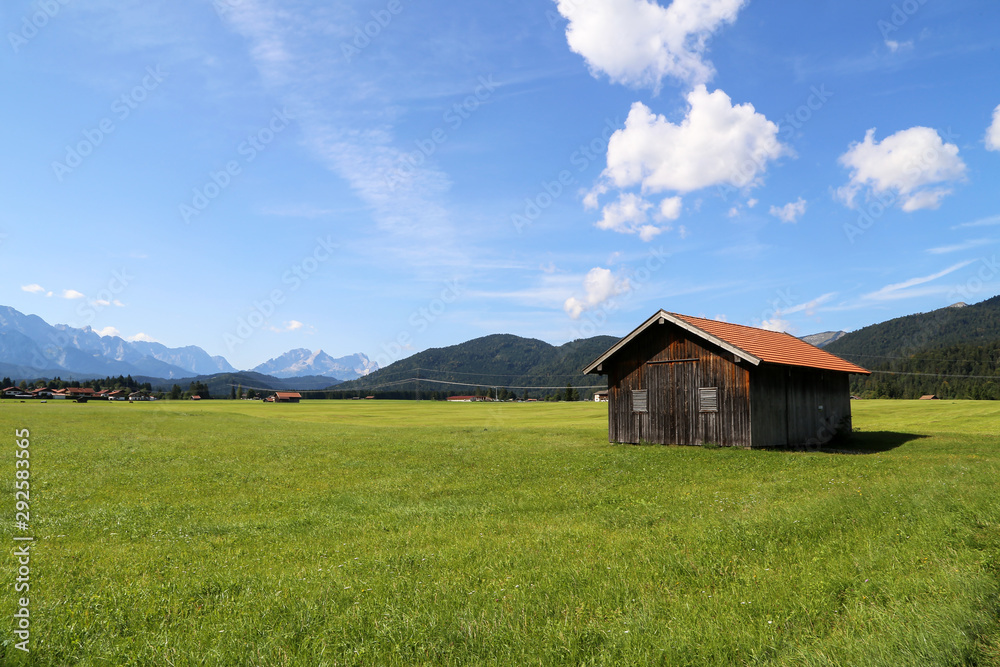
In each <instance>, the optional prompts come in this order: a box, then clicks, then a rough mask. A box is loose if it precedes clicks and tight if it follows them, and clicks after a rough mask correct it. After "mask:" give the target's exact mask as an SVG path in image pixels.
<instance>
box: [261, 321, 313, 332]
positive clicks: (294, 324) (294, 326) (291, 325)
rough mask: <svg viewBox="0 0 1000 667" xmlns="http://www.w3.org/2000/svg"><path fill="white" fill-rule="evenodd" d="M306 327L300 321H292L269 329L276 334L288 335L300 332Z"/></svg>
mask: <svg viewBox="0 0 1000 667" xmlns="http://www.w3.org/2000/svg"><path fill="white" fill-rule="evenodd" d="M304 326H305V325H304V324H302V322H299V321H298V320H291V321H289V322H284V323H283V324H282V326H280V327H268V328H269V329H270V330H271V331H274V332H275V333H287V332H289V331H298V330H299V329H301V328H302V327H304Z"/></svg>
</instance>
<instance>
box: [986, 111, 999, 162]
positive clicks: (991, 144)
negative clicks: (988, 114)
mask: <svg viewBox="0 0 1000 667" xmlns="http://www.w3.org/2000/svg"><path fill="white" fill-rule="evenodd" d="M986 148H987V149H989V150H991V151H1000V105H998V106H997V108H996V109H994V110H993V123H992V124H991V125H990V127H989V129H988V130H986Z"/></svg>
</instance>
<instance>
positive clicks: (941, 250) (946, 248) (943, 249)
mask: <svg viewBox="0 0 1000 667" xmlns="http://www.w3.org/2000/svg"><path fill="white" fill-rule="evenodd" d="M993 243H996V240H995V239H972V240H970V241H965V242H964V243H956V244H954V245H943V246H938V247H936V248H928V249H927V252H928V253H930V254H932V255H946V254H948V253H952V252H961V251H962V250H971V249H972V248H979V247H981V246H984V245H991V244H993Z"/></svg>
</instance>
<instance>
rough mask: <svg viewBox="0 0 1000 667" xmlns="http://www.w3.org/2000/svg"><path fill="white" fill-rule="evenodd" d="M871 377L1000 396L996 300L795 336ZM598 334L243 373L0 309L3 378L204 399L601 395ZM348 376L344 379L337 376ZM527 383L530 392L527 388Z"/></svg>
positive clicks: (872, 381)
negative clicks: (239, 393)
mask: <svg viewBox="0 0 1000 667" xmlns="http://www.w3.org/2000/svg"><path fill="white" fill-rule="evenodd" d="M803 339H804V340H806V341H807V342H810V343H812V344H814V345H817V346H819V347H823V348H824V349H826V350H827V351H829V352H831V353H833V354H836V355H839V356H841V357H844V358H845V359H848V360H850V361H853V362H855V363H857V364H860V365H861V366H864V367H865V368H868V369H869V370H872V371H874V372H873V374H872V375H871V376H867V377H864V376H858V377H855V378H854V379H853V380H852V384H851V388H852V391H853V392H854V393H856V394H860V395H862V396H865V397H887V398H915V397H919V396H921V395H924V394H937V395H938V396H940V397H943V398H994V399H1000V296H998V297H994V298H992V299H988V300H986V301H982V302H980V303H977V304H973V305H967V304H964V303H960V304H954V305H952V306H949V307H947V308H941V309H938V310H935V311H932V312H929V313H919V314H915V315H909V316H906V317H899V318H896V319H892V320H889V321H887V322H882V323H880V324H873V325H871V326H868V327H865V328H863V329H860V330H858V331H854V332H851V333H845V332H843V331H827V332H823V333H819V334H813V335H811V336H805V337H804V338H803ZM617 340H618V338H617V337H615V336H595V337H593V338H586V339H581V340H576V341H573V342H571V343H566V344H565V345H560V346H555V345H550V344H549V343H546V342H544V341H541V340H536V339H532V338H521V337H519V336H514V335H511V334H496V335H491V336H483V337H481V338H476V339H474V340H470V341H467V342H465V343H461V344H459V345H452V346H449V347H442V348H433V349H429V350H425V351H423V352H418V353H417V354H414V355H412V356H410V357H407V358H406V359H403V360H401V361H397V362H395V363H393V364H391V365H389V366H387V367H385V368H379V367H378V365H377V364H376V363H375V362H373V361H371V360H370V359H368V357H366V356H365V355H363V354H354V355H350V356H346V357H340V358H334V357H332V356H330V355H328V354H326V353H325V352H323V351H322V350H317V351H315V352H313V351H310V350H307V349H304V348H300V349H295V350H290V351H289V352H286V353H285V354H283V355H281V356H279V357H275V358H274V359H270V360H268V361H267V362H265V363H263V364H260V365H259V366H256V367H255V368H254V369H253V370H251V371H237V370H236V369H234V368H233V367H232V366H231V365H230V364H229V362H227V361H226V360H225V359H224V358H223V357H213V356H210V355H209V354H208V353H206V352H205V351H204V350H202V349H201V348H199V347H195V346H188V347H181V348H168V347H166V346H165V345H161V344H160V343H149V342H131V341H126V340H124V339H122V338H119V337H117V336H100V335H99V334H97V333H96V332H95V331H93V330H92V329H90V327H84V328H82V329H74V328H72V327H69V326H66V325H55V326H52V325H49V324H47V323H46V322H45V321H44V320H42V319H41V318H39V317H37V316H35V315H24V314H23V313H20V312H18V311H16V310H14V309H13V308H9V307H5V306H0V375H7V376H10V377H11V378H19V379H35V378H41V377H47V378H52V377H54V376H57V375H58V376H60V377H62V378H63V379H64V380H71V379H80V380H83V379H89V378H103V377H106V376H118V375H126V374H128V375H131V376H132V377H133V379H135V380H137V381H139V382H147V381H148V382H151V384H153V385H154V386H155V387H160V388H163V389H165V390H169V387H170V385H171V384H172V383H173V382H174V380H176V382H177V383H178V384H181V385H182V386H184V387H185V388H186V386H185V385H186V383H188V382H190V381H200V382H203V383H205V384H207V385H208V386H209V387H210V388H211V390H212V395H213V396H220V395H225V394H227V393H228V392H229V390H230V388H231V387H232V386H233V385H242V386H243V387H244V388H255V389H273V390H281V389H299V390H309V391H314V390H322V389H327V390H328V395H331V396H333V395H338V396H347V395H351V396H353V395H365V394H377V395H379V396H381V397H385V398H393V397H398V398H404V397H412V396H415V395H416V394H417V392H419V393H420V395H421V396H426V397H428V398H430V397H432V396H433V395H435V394H437V395H439V396H443V395H446V394H448V393H452V394H454V393H475V392H476V391H483V390H485V389H488V388H494V387H497V388H500V387H505V388H507V389H508V390H510V391H512V392H513V393H515V394H517V395H518V396H536V397H538V396H544V395H548V394H552V393H556V392H557V391H558V390H559V389H560V388H565V386H566V384H567V383H568V384H572V385H573V386H576V387H584V388H585V389H584V390H583V391H581V392H580V393H581V394H583V395H584V396H586V395H588V394H589V393H590V390H589V388H590V387H593V389H597V388H601V387H603V386H604V384H605V383H606V379H605V378H603V377H600V376H584V375H582V374H581V373H580V369H581V368H583V367H584V366H585V365H586V364H587V363H589V362H590V361H592V360H593V359H595V358H596V357H598V356H599V355H600V354H601V353H602V352H604V351H605V350H607V349H608V348H609V347H610V346H611V345H613V344H614V343H615V342H617ZM345 379H346V380H347V381H346V382H341V380H345ZM528 388H534V389H528Z"/></svg>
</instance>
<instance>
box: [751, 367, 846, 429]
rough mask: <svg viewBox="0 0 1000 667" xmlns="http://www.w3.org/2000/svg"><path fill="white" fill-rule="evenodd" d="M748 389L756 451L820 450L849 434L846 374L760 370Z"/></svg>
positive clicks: (755, 373)
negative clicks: (841, 433) (840, 431)
mask: <svg viewBox="0 0 1000 667" xmlns="http://www.w3.org/2000/svg"><path fill="white" fill-rule="evenodd" d="M750 385H751V391H750V416H751V419H752V421H753V429H752V431H753V437H752V442H753V446H754V447H783V446H794V447H802V446H818V445H823V444H826V443H827V442H829V441H830V440H832V439H833V437H834V435H835V434H836V432H837V429H838V428H840V426H841V424H844V425H845V426H846V427H847V428H848V429H849V428H850V425H851V396H850V387H849V375H848V374H847V373H841V372H837V371H823V370H819V369H814V368H802V367H799V366H779V365H773V364H772V365H767V364H761V366H760V367H758V368H757V369H755V370H754V372H753V373H752V377H751V381H750Z"/></svg>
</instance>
